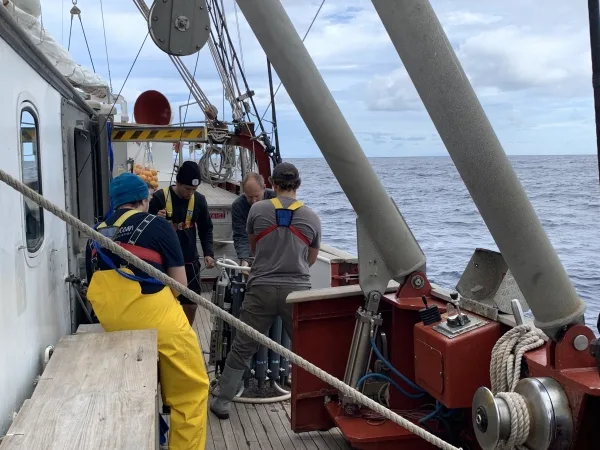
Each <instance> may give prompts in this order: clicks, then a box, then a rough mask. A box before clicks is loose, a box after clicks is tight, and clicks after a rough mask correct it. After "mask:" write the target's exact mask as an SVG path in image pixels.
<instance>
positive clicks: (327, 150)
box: [236, 0, 425, 294]
mask: <svg viewBox="0 0 600 450" xmlns="http://www.w3.org/2000/svg"><path fill="white" fill-rule="evenodd" d="M236 1H237V3H238V6H239V8H240V10H241V11H242V13H243V14H244V16H245V17H246V20H247V21H248V24H249V25H250V27H251V28H252V31H253V32H254V34H255V35H256V37H257V39H258V41H259V43H260V45H261V46H262V48H263V50H264V51H265V53H266V54H267V58H268V59H269V60H270V62H271V64H272V65H273V68H274V69H275V71H276V72H277V74H278V75H279V78H280V80H281V82H282V83H283V85H284V86H285V88H286V90H287V92H288V94H289V96H290V98H291V99H292V101H293V102H294V105H295V106H296V109H297V110H298V112H299V113H300V116H301V117H302V119H303V120H304V123H305V124H306V126H307V127H308V129H309V131H310V133H311V134H312V136H313V138H314V140H315V142H316V143H317V145H318V146H319V149H320V150H321V152H322V153H323V156H324V157H325V160H326V161H327V164H329V167H330V168H331V171H332V172H333V174H334V175H335V177H336V178H337V180H338V182H339V184H340V186H341V187H342V189H343V190H344V193H345V194H346V196H347V197H348V200H349V201H350V203H351V204H352V207H353V208H354V210H355V211H356V213H357V214H358V216H359V217H360V219H361V221H362V222H363V224H364V226H365V228H366V230H367V232H368V234H369V236H370V238H371V239H372V240H373V242H374V244H375V245H376V247H377V249H378V250H379V252H380V253H381V256H382V257H383V259H384V261H385V263H386V265H387V268H388V270H389V272H390V274H391V276H392V277H393V278H395V279H396V280H398V281H402V280H403V278H404V277H405V276H406V275H408V274H409V273H411V272H413V271H415V270H417V269H424V266H425V255H424V254H423V252H422V250H421V248H420V247H419V244H418V243H417V241H416V240H415V238H414V236H413V235H412V233H411V231H410V229H409V228H408V225H407V224H406V222H405V221H404V218H403V217H402V215H401V214H400V211H398V208H396V205H395V204H394V203H393V201H392V199H391V198H390V197H389V196H388V194H387V193H386V191H385V189H384V187H383V185H382V184H381V181H380V180H379V178H378V177H377V175H376V174H375V172H374V171H373V168H372V167H371V165H370V164H369V161H368V160H367V157H366V156H365V154H364V152H363V151H362V149H361V147H360V144H359V143H358V141H357V140H356V137H355V136H354V134H353V133H352V130H351V129H350V126H349V125H348V123H347V122H346V120H345V119H344V116H343V115H342V112H341V111H340V109H339V107H338V106H337V104H336V103H335V100H334V99H333V96H332V95H331V93H330V92H329V89H327V86H326V85H325V82H324V81H323V78H322V77H321V75H320V74H319V72H318V70H317V68H316V66H315V64H314V62H313V60H312V58H311V57H310V55H309V54H308V51H307V50H306V48H305V47H304V44H303V43H302V40H301V39H300V36H299V35H298V33H297V32H296V30H295V28H294V26H293V25H292V22H291V21H290V19H289V17H288V15H287V14H286V12H285V10H284V9H283V6H282V5H281V2H279V1H278V0H244V1H240V0H236ZM365 294H366V293H365Z"/></svg>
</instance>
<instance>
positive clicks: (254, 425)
mask: <svg viewBox="0 0 600 450" xmlns="http://www.w3.org/2000/svg"><path fill="white" fill-rule="evenodd" d="M236 408H237V410H238V412H239V413H240V414H239V415H240V418H242V417H244V416H246V417H247V418H248V421H249V422H250V429H252V430H254V433H255V434H256V439H257V440H258V443H259V445H260V448H261V449H262V450H279V448H281V447H274V446H272V445H271V441H270V440H269V437H268V436H267V431H266V429H265V427H264V426H263V424H262V422H261V420H260V417H259V416H258V411H257V410H256V408H255V407H254V405H250V404H243V403H236ZM242 408H243V409H244V410H245V411H246V413H245V414H243V413H242V412H241V410H242Z"/></svg>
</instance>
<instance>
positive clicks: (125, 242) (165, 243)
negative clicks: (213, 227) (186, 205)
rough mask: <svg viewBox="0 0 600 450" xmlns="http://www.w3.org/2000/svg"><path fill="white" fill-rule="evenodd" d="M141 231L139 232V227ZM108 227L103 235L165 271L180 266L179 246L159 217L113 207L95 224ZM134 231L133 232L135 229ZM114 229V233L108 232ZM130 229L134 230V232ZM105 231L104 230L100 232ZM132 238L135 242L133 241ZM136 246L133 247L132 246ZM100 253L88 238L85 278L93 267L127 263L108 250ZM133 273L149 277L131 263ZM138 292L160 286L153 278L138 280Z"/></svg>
mask: <svg viewBox="0 0 600 450" xmlns="http://www.w3.org/2000/svg"><path fill="white" fill-rule="evenodd" d="M142 226H143V227H144V230H143V232H141V233H140V232H139V230H140V228H141V227H142ZM104 230H108V231H109V232H108V233H106V234H107V237H111V239H112V240H113V241H115V242H116V243H119V244H121V246H122V247H124V248H125V249H127V250H130V251H132V253H134V254H136V256H139V257H140V258H142V259H144V260H145V261H146V262H147V263H149V264H150V265H152V266H153V267H155V268H156V269H158V270H160V271H161V272H163V273H167V272H168V269H169V268H171V267H180V266H183V259H182V256H181V251H178V249H179V245H178V244H179V241H178V240H177V236H175V234H174V233H171V231H172V227H171V225H169V223H167V221H166V220H163V219H162V218H159V217H156V216H153V215H151V214H148V213H146V212H143V211H137V210H132V209H125V208H121V209H117V210H116V211H115V212H114V213H113V214H112V215H111V216H109V217H108V218H107V219H106V221H105V222H103V223H102V224H100V225H99V229H98V231H100V232H101V233H103V231H104ZM136 231H137V233H136ZM112 233H114V235H110V234H112ZM134 233H135V234H136V235H135V236H134ZM103 234H105V233H103ZM134 242H135V243H134ZM136 247H137V248H136ZM101 252H102V254H103V257H102V256H101V255H100V254H99V253H98V251H97V250H96V248H95V246H94V243H93V242H92V241H91V240H90V241H88V245H87V248H86V272H87V277H88V280H91V279H92V275H93V273H94V272H95V271H97V270H110V269H111V268H112V267H111V266H115V267H118V268H120V269H121V268H123V267H124V266H128V265H127V263H126V262H125V261H124V260H122V259H121V258H120V257H119V256H117V255H114V254H113V253H112V252H110V250H101ZM128 269H129V270H131V272H133V275H134V276H135V277H138V278H140V279H142V280H143V279H147V278H149V277H148V276H147V275H146V274H145V273H144V272H143V271H142V270H140V269H138V268H137V267H134V266H128ZM139 283H140V287H141V292H142V294H154V293H157V292H159V291H161V290H162V289H163V288H164V286H163V285H162V284H157V283H155V282H154V281H140V282H139Z"/></svg>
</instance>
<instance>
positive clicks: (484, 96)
mask: <svg viewBox="0 0 600 450" xmlns="http://www.w3.org/2000/svg"><path fill="white" fill-rule="evenodd" d="M103 1H104V13H105V24H106V34H107V39H108V50H109V57H110V63H111V72H112V78H113V86H114V88H115V90H118V89H119V88H120V87H121V84H122V82H123V80H124V79H125V76H126V75H127V72H128V71H129V69H130V67H131V63H132V61H133V59H134V57H135V55H136V53H137V51H138V50H139V46H140V45H141V42H142V40H143V38H144V36H145V34H146V30H147V27H146V23H145V21H144V20H143V18H142V17H141V15H140V14H139V12H138V11H137V9H136V7H135V5H134V4H133V2H131V1H123V0H103ZM146 1H147V3H149V2H150V0H146ZM58 3H60V4H61V5H60V6H59V5H58ZM283 4H284V7H285V9H286V11H287V13H288V15H289V16H290V18H291V20H292V22H293V24H294V26H295V27H296V30H297V31H298V33H299V34H300V35H301V36H303V35H304V33H305V32H306V30H307V28H308V26H309V25H310V23H311V21H312V19H313V17H314V14H315V12H316V10H317V9H318V7H319V5H320V4H321V0H284V1H283ZM432 4H433V7H434V9H435V10H436V12H437V14H438V16H439V17H440V20H441V22H442V24H443V26H444V29H445V30H446V33H447V34H448V37H449V39H450V42H451V43H452V45H453V46H454V48H455V49H456V51H457V54H458V57H459V59H460V61H461V64H462V65H463V67H464V69H465V71H466V72H467V74H468V76H469V78H470V80H471V81H472V82H473V84H474V87H475V90H476V92H477V94H478V96H479V98H480V100H481V101H482V104H483V106H484V109H485V110H486V112H487V113H488V115H489V117H490V120H491V122H492V124H493V125H494V126H495V128H496V131H497V132H498V134H499V136H500V137H501V139H502V142H503V144H504V146H505V149H506V150H507V152H509V153H531V152H544V153H557V152H559V153H560V152H567V151H573V152H591V151H593V149H594V144H595V141H594V136H593V134H594V126H593V122H594V121H593V110H592V107H591V105H592V99H591V69H590V63H589V59H590V58H589V37H588V36H587V29H588V26H587V11H586V8H585V7H584V6H582V5H581V4H578V2H564V1H563V0H547V2H544V3H540V2H537V1H534V0H522V1H520V2H506V1H501V0H488V1H486V2H473V1H472V0H432ZM42 6H43V20H44V26H45V28H46V29H48V30H49V31H50V32H51V33H52V34H53V35H54V36H55V37H56V38H57V40H58V41H59V42H60V40H61V35H62V36H63V37H64V38H63V41H64V44H65V46H66V41H67V39H68V31H69V20H70V15H69V12H68V10H69V9H70V7H71V2H69V1H68V0H64V1H61V2H58V0H42ZM78 6H79V7H80V8H81V10H82V19H83V23H84V25H85V29H86V33H87V36H88V40H89V43H90V48H91V51H92V55H93V57H94V63H95V66H96V70H97V71H98V72H99V73H100V74H101V75H102V76H103V77H104V78H105V79H108V70H107V66H106V61H105V59H106V57H105V55H104V39H103V34H102V18H101V15H100V8H99V2H96V1H89V0H87V1H86V0H80V1H79V5H78ZM225 9H226V17H227V21H228V24H229V30H230V33H231V36H232V38H233V40H234V43H235V46H236V48H238V41H237V40H238V37H237V25H236V15H235V11H234V8H233V0H225ZM238 19H239V28H240V33H241V39H242V42H243V59H244V65H245V72H246V75H247V78H248V81H249V83H250V88H251V89H253V90H254V91H255V97H254V100H255V101H256V103H257V105H258V110H259V114H260V115H262V113H263V111H264V110H265V108H266V106H267V104H268V103H269V89H268V82H267V76H266V57H265V55H264V52H263V51H262V49H261V48H260V46H259V45H258V43H257V41H256V39H255V37H254V35H253V33H252V31H251V30H250V28H249V26H248V24H247V23H246V21H245V19H244V17H243V15H242V14H241V12H239V11H238ZM306 46H307V49H308V51H309V53H310V54H311V55H312V57H313V59H314V61H315V63H316V64H317V67H318V68H319V70H320V71H321V74H322V75H323V78H324V79H325V81H326V83H327V85H328V86H329V88H330V90H331V91H332V93H333V95H334V97H335V99H336V101H337V102H338V104H339V105H340V108H341V109H342V112H343V113H344V115H345V117H346V119H347V120H348V122H349V123H350V125H351V126H352V128H353V130H355V132H356V133H357V137H358V138H359V140H360V141H361V143H362V144H363V148H364V149H365V151H367V153H368V154H370V155H402V154H406V155H409V154H410V155H413V154H443V153H445V149H444V147H443V145H442V143H441V141H440V140H439V138H438V137H437V134H436V132H435V129H434V127H433V126H432V124H431V122H430V120H429V117H428V115H427V113H426V112H425V110H424V108H423V106H422V103H421V100H420V99H419V97H418V95H417V93H416V90H415V89H414V87H413V85H412V83H411V81H410V78H409V77H408V75H407V73H406V71H405V70H404V68H403V67H402V65H401V61H400V58H399V57H398V55H397V53H396V52H395V50H394V48H393V46H392V44H391V42H390V41H389V38H388V36H387V34H386V32H385V29H384V28H383V26H382V24H381V22H380V20H379V18H378V16H377V14H376V13H375V11H374V8H373V6H372V3H371V1H370V0H328V1H327V2H326V3H325V5H324V6H323V8H322V10H321V13H320V15H319V18H318V19H317V20H316V22H315V23H314V25H313V28H312V31H311V32H310V34H309V36H308V38H307V40H306ZM71 53H72V54H73V55H74V57H75V58H76V60H77V61H78V62H80V63H81V64H84V65H87V66H89V65H90V64H89V57H88V54H87V49H86V47H85V43H84V42H83V39H82V36H81V30H80V27H79V24H78V22H77V21H74V24H73V37H72V43H71ZM238 53H239V48H238ZM239 56H240V59H241V58H242V54H241V53H239ZM184 61H185V63H186V64H187V66H188V67H189V68H190V70H192V69H193V66H194V63H195V61H196V57H195V56H191V57H186V58H184ZM197 75H198V79H199V84H200V85H201V87H202V88H203V89H204V90H205V91H206V93H207V95H208V96H209V98H210V99H211V101H212V102H213V103H214V104H215V105H217V107H219V109H222V91H221V89H220V84H219V79H218V76H217V72H216V70H215V68H214V63H213V61H212V58H211V56H210V53H209V52H208V48H207V47H205V48H204V49H202V51H201V52H200V59H199V64H198V71H197ZM274 77H275V84H276V85H277V84H278V82H279V80H278V78H277V76H276V74H274ZM146 89H157V90H161V91H163V92H164V93H165V94H166V95H167V96H168V97H169V99H170V100H171V101H172V102H173V103H174V104H180V103H182V102H185V101H186V100H187V98H188V95H189V94H188V91H187V88H186V86H185V84H184V83H183V81H182V80H181V78H180V77H179V75H178V73H177V71H176V70H175V69H174V67H173V65H172V63H171V62H170V61H169V59H168V57H167V56H166V55H165V54H163V53H162V52H160V50H158V49H157V48H156V47H155V46H154V44H153V42H152V41H151V40H150V39H148V41H147V43H146V46H145V48H144V50H143V52H142V53H141V55H140V58H139V60H138V62H137V63H136V65H135V67H134V69H133V71H132V73H131V76H130V78H129V80H128V81H127V83H126V85H125V88H124V91H123V92H124V94H125V95H126V97H127V99H128V101H129V103H130V105H131V107H132V108H133V102H134V101H135V98H136V97H137V96H138V95H139V94H140V93H141V92H142V91H144V90H146ZM277 111H278V117H279V133H280V140H281V142H282V151H283V152H284V154H285V155H287V156H288V157H289V156H294V155H302V156H309V155H317V154H318V149H317V148H316V147H315V145H314V142H313V141H312V138H311V137H310V134H309V133H308V130H307V129H306V127H305V126H304V124H303V123H302V121H301V119H300V117H299V115H298V114H297V112H296V111H295V108H294V106H293V103H292V102H291V100H290V98H289V96H288V95H287V93H286V91H285V88H283V87H282V88H281V90H280V93H279V95H278V96H277ZM190 115H193V116H195V117H199V115H200V114H199V111H196V110H193V111H192V110H191V109H190ZM266 118H269V119H270V112H268V113H267V115H266Z"/></svg>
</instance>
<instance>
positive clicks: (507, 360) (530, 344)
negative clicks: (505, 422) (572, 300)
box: [490, 324, 544, 450]
mask: <svg viewBox="0 0 600 450" xmlns="http://www.w3.org/2000/svg"><path fill="white" fill-rule="evenodd" d="M542 345H544V339H543V338H542V332H541V331H540V330H538V329H537V328H535V327H533V326H532V325H529V324H527V325H519V326H517V327H515V328H513V329H512V330H510V331H508V332H507V333H506V334H505V335H504V336H502V337H501V338H500V339H498V342H496V345H494V348H493V349H492V360H491V362H490V380H491V383H492V393H493V394H494V395H496V396H497V397H500V398H502V399H503V400H504V401H505V402H506V404H507V405H508V409H509V411H510V435H509V437H508V439H507V440H506V442H505V443H504V444H503V447H502V448H503V449H505V450H512V449H514V448H517V449H524V448H525V447H523V444H525V441H527V438H528V437H529V424H530V418H529V411H528V409H527V404H526V403H525V399H524V398H523V396H521V395H520V394H518V393H516V392H514V390H515V388H516V387H517V383H518V382H519V378H520V377H521V362H522V360H523V355H524V354H525V353H526V352H528V351H529V350H533V349H536V348H538V347H541V346H542Z"/></svg>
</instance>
